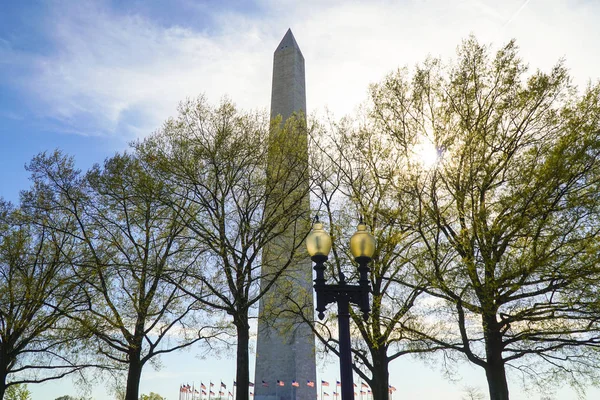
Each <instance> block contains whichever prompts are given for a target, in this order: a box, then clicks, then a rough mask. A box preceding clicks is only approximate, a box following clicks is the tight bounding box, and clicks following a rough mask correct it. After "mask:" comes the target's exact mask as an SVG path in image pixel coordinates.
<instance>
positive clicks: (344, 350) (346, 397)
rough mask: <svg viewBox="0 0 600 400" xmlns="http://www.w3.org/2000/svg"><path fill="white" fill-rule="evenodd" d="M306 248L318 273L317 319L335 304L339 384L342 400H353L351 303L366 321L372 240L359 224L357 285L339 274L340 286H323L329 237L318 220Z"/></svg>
mask: <svg viewBox="0 0 600 400" xmlns="http://www.w3.org/2000/svg"><path fill="white" fill-rule="evenodd" d="M306 248H307V249H308V254H310V256H311V260H313V262H314V263H315V266H314V270H315V271H316V273H317V277H316V279H315V285H314V288H315V292H316V293H317V311H318V312H319V319H323V318H324V317H325V314H324V311H325V308H326V307H327V305H328V304H329V303H333V302H337V304H338V327H339V342H340V377H341V380H342V400H354V383H353V381H352V350H351V348H350V312H349V311H350V303H352V304H356V305H357V306H359V307H360V310H361V311H362V314H363V318H364V319H365V321H366V320H367V319H368V318H369V311H371V307H370V302H369V292H370V291H371V285H369V276H368V274H369V270H370V269H369V266H368V264H369V262H371V258H372V257H373V253H374V252H375V239H374V238H373V236H372V235H371V234H370V233H369V232H367V226H366V225H365V224H364V223H363V222H362V220H361V222H360V223H359V224H358V228H357V230H356V233H354V235H352V238H350V251H351V252H352V255H353V256H354V260H355V261H356V262H357V263H358V272H359V274H360V277H359V281H358V285H348V284H347V283H346V279H345V277H344V274H342V273H341V272H340V276H339V284H337V285H327V284H325V265H324V264H325V261H327V255H328V254H329V251H330V250H331V237H330V236H329V234H328V233H327V232H326V231H325V230H324V229H323V224H322V223H320V222H319V221H318V220H317V222H315V224H314V225H313V230H312V232H311V233H310V234H309V235H308V237H307V238H306Z"/></svg>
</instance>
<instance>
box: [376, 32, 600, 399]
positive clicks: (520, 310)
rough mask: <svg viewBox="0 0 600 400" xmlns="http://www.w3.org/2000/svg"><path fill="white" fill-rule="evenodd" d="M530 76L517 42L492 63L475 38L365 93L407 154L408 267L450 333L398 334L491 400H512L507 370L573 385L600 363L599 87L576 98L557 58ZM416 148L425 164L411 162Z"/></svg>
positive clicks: (400, 186)
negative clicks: (412, 246)
mask: <svg viewBox="0 0 600 400" xmlns="http://www.w3.org/2000/svg"><path fill="white" fill-rule="evenodd" d="M526 71H527V68H526V66H525V65H524V64H523V62H522V61H521V60H520V59H519V58H518V55H517V48H516V46H515V43H514V42H510V43H508V44H507V45H506V46H504V47H503V48H502V49H500V50H499V51H498V52H497V53H496V55H495V56H493V57H492V56H490V51H489V49H488V48H487V47H485V46H482V45H480V44H479V43H478V42H477V41H476V40H475V39H474V38H472V37H471V38H469V39H467V40H466V41H464V42H463V44H462V45H461V46H460V47H459V49H458V60H457V62H456V63H455V64H453V65H451V66H450V67H448V68H445V67H444V66H443V65H442V63H441V61H439V60H435V59H430V60H428V61H426V62H425V63H424V64H422V65H420V66H418V67H417V68H416V71H415V73H414V75H412V76H409V74H408V72H407V71H406V70H399V71H397V72H396V73H394V74H391V75H390V76H388V77H387V78H386V79H385V80H384V81H383V82H381V83H380V84H378V85H375V86H374V87H373V88H372V90H371V105H372V118H373V121H374V123H375V124H377V125H378V129H379V130H380V132H381V133H382V134H383V135H386V136H387V137H389V138H392V139H393V140H395V141H396V143H398V145H399V147H400V148H401V149H402V151H403V152H404V154H405V163H404V167H403V171H404V172H405V173H404V174H402V175H401V176H398V177H397V179H396V182H397V191H398V193H399V195H398V209H402V210H408V211H409V212H410V215H409V218H408V220H407V221H405V224H406V226H408V227H410V230H411V231H412V232H414V233H415V234H417V235H418V237H419V241H418V244H417V246H418V247H417V248H418V250H419V251H420V255H419V257H416V258H414V259H413V266H414V269H415V271H416V273H417V276H418V277H419V279H425V280H426V281H427V282H428V285H427V287H426V289H425V291H426V292H427V293H428V294H429V295H431V296H434V297H435V298H437V299H438V303H439V304H445V306H446V307H445V313H440V315H439V317H440V318H441V319H442V320H443V321H444V323H445V324H446V325H447V330H446V332H447V334H446V335H435V336H434V335H428V334H427V332H423V331H422V330H418V329H416V330H415V329H414V328H411V327H404V328H405V329H409V330H410V329H412V330H413V332H414V333H415V334H421V335H422V336H423V338H426V339H428V340H433V341H435V342H437V343H439V344H440V345H444V346H448V347H449V348H451V349H453V350H455V351H457V352H460V353H461V354H463V355H464V356H465V357H466V358H467V359H468V360H469V361H470V362H472V363H474V364H475V365H477V366H479V367H481V368H483V369H484V371H485V373H486V377H487V382H488V389H489V394H490V398H491V399H492V400H507V399H508V398H509V391H508V384H507V380H506V370H507V367H512V368H514V369H516V370H517V371H520V372H521V373H523V374H524V375H526V376H527V377H529V378H532V379H533V381H535V382H537V383H540V384H541V383H544V381H546V382H550V381H551V380H554V382H560V381H561V380H560V379H557V377H558V376H563V377H565V378H572V379H571V381H572V382H573V383H574V384H575V385H577V384H579V385H582V384H583V383H582V382H584V381H582V380H580V381H577V379H582V378H585V377H590V376H594V375H596V374H597V369H596V366H597V365H598V362H597V361H598V360H597V355H596V354H597V350H595V348H596V347H597V346H598V344H599V343H600V329H599V328H600V327H599V326H598V322H597V320H598V318H597V316H598V313H597V311H594V309H595V305H596V304H597V298H596V299H595V300H594V299H592V297H593V296H590V294H591V293H592V292H595V290H596V289H595V288H596V287H597V284H598V278H599V272H600V271H599V269H598V267H597V266H598V261H599V260H598V254H600V253H599V251H598V250H599V248H598V244H599V242H598V233H599V229H600V223H599V222H600V219H599V217H600V214H599V211H600V210H599V208H598V207H599V206H600V201H599V200H600V199H599V198H598V196H599V193H600V191H599V190H598V189H599V180H598V177H599V176H600V175H599V160H600V140H599V139H600V134H599V133H598V132H599V128H600V85H598V84H596V85H593V86H592V85H589V86H588V87H587V88H586V89H585V90H584V91H583V93H582V94H578V93H577V91H576V90H575V89H574V88H573V87H572V86H571V85H570V83H569V76H568V73H567V70H566V68H565V67H564V65H563V63H562V62H561V63H558V64H557V65H556V66H555V67H554V68H553V69H552V70H551V71H550V72H549V73H544V72H541V71H537V72H534V73H531V74H530V75H527V73H526ZM423 141H430V142H431V143H433V145H435V147H436V148H437V150H438V152H439V154H438V155H439V156H440V159H439V160H438V162H437V163H436V164H435V165H433V167H432V168H431V169H426V168H424V167H422V166H421V167H419V166H418V162H417V160H416V159H415V156H414V150H413V149H414V147H415V146H416V145H417V144H418V143H419V142H423ZM404 284H405V285H407V286H409V287H417V284H415V283H414V282H411V281H410V280H406V281H405V282H404ZM418 286H420V285H418ZM448 315H449V316H448Z"/></svg>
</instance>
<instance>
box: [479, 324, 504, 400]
mask: <svg viewBox="0 0 600 400" xmlns="http://www.w3.org/2000/svg"><path fill="white" fill-rule="evenodd" d="M483 327H484V337H485V352H486V357H487V363H486V364H487V365H486V367H485V375H486V377H487V381H488V388H489V392H490V400H509V397H508V382H507V381H506V369H505V366H504V359H503V358H502V351H503V350H504V344H503V343H502V334H501V333H500V327H499V324H498V321H497V320H496V313H493V315H490V316H489V317H487V318H486V317H484V324H483Z"/></svg>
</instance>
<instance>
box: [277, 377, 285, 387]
mask: <svg viewBox="0 0 600 400" xmlns="http://www.w3.org/2000/svg"><path fill="white" fill-rule="evenodd" d="M277 386H285V383H283V381H280V380H279V379H277Z"/></svg>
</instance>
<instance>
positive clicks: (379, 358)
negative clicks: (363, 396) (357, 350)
mask: <svg viewBox="0 0 600 400" xmlns="http://www.w3.org/2000/svg"><path fill="white" fill-rule="evenodd" d="M371 356H372V358H373V371H372V376H373V380H372V382H371V391H372V392H373V400H388V398H389V370H388V367H389V361H388V358H387V348H386V346H379V348H378V349H373V350H371Z"/></svg>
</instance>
